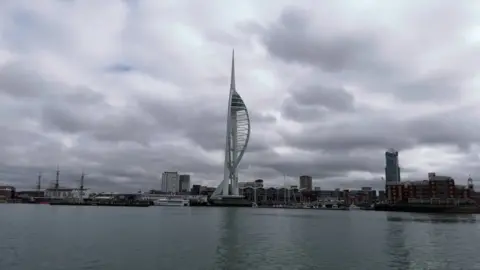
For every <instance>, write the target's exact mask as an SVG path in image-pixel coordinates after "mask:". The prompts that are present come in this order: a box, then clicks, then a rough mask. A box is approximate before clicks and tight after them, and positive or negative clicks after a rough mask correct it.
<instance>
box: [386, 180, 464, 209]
mask: <svg viewBox="0 0 480 270" xmlns="http://www.w3.org/2000/svg"><path fill="white" fill-rule="evenodd" d="M385 191H386V197H387V201H388V202H389V203H396V202H402V201H403V202H425V201H429V200H430V201H431V200H437V201H448V200H449V199H468V198H470V197H471V192H472V190H471V189H470V188H468V187H467V186H461V185H455V180H454V179H453V178H451V177H450V176H440V175H436V174H435V173H429V174H428V180H424V181H407V182H390V183H386V186H385Z"/></svg>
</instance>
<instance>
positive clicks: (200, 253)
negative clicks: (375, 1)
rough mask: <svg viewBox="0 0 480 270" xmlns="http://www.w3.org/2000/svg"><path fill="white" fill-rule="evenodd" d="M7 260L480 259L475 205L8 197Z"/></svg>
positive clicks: (433, 265) (154, 269) (453, 263)
mask: <svg viewBox="0 0 480 270" xmlns="http://www.w3.org/2000/svg"><path fill="white" fill-rule="evenodd" d="M0 213H1V218H0V255H1V256H0V269H6V270H28V269H35V270H59V269H69V270H82V269H98V270H124V269H125V270H127V269H129V270H130V269H142V270H150V269H151V270H158V269H179V270H183V269H185V270H196V269H198V270H213V269H221V270H225V269H228V270H235V269H239V270H245V269H289V270H294V269H329V270H335V269H342V270H346V269H356V270H358V269H360V270H362V269H365V270H371V269H436V270H440V269H448V270H454V269H468V270H473V269H480V257H479V256H478V250H480V227H479V224H480V223H478V222H477V217H476V216H473V215H458V216H452V215H449V216H442V215H427V214H410V213H391V212H390V213H388V212H375V211H322V210H308V209H301V210H293V209H261V208H209V207H147V208H124V207H113V208H112V207H75V206H48V205H22V204H17V205H13V204H0Z"/></svg>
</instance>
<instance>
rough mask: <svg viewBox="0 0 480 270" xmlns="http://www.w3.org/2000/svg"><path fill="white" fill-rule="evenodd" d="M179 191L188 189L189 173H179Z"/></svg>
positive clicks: (187, 190)
mask: <svg viewBox="0 0 480 270" xmlns="http://www.w3.org/2000/svg"><path fill="white" fill-rule="evenodd" d="M180 191H181V192H189V191H190V175H189V174H181V175H180Z"/></svg>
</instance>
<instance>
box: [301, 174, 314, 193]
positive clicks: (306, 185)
mask: <svg viewBox="0 0 480 270" xmlns="http://www.w3.org/2000/svg"><path fill="white" fill-rule="evenodd" d="M299 181H300V183H299V186H300V189H302V190H309V191H311V190H312V189H313V179H312V177H311V176H309V175H302V176H300V179H299Z"/></svg>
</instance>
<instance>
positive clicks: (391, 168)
mask: <svg viewBox="0 0 480 270" xmlns="http://www.w3.org/2000/svg"><path fill="white" fill-rule="evenodd" d="M385 181H387V182H400V166H398V151H396V150H395V149H389V150H388V151H387V152H385Z"/></svg>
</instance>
